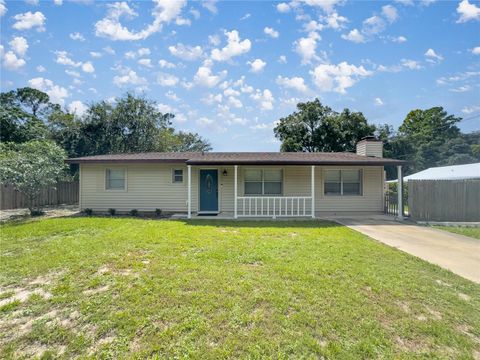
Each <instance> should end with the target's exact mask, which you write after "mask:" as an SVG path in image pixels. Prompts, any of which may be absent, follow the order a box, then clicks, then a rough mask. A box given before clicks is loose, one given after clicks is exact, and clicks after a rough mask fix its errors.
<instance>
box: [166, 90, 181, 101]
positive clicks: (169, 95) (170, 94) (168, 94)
mask: <svg viewBox="0 0 480 360" xmlns="http://www.w3.org/2000/svg"><path fill="white" fill-rule="evenodd" d="M165 96H166V97H167V98H169V99H170V100H173V101H180V98H179V97H178V96H177V94H175V93H174V92H173V91H172V90H168V91H167V92H166V93H165Z"/></svg>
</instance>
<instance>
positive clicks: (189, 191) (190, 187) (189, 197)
mask: <svg viewBox="0 0 480 360" xmlns="http://www.w3.org/2000/svg"><path fill="white" fill-rule="evenodd" d="M187 172H188V176H187V177H188V189H187V192H188V200H187V201H188V218H189V219H191V218H192V165H187Z"/></svg>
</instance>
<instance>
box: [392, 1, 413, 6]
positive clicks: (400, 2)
mask: <svg viewBox="0 0 480 360" xmlns="http://www.w3.org/2000/svg"><path fill="white" fill-rule="evenodd" d="M395 2H396V3H399V4H402V5H404V6H413V5H414V2H413V0H395Z"/></svg>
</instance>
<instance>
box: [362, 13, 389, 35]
mask: <svg viewBox="0 0 480 360" xmlns="http://www.w3.org/2000/svg"><path fill="white" fill-rule="evenodd" d="M383 30H385V21H384V20H383V19H382V18H381V17H380V16H377V15H373V16H371V17H369V18H368V19H365V20H364V21H363V26H362V32H363V33H365V34H367V35H374V34H378V33H380V32H382V31H383Z"/></svg>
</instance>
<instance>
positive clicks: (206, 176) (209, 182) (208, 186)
mask: <svg viewBox="0 0 480 360" xmlns="http://www.w3.org/2000/svg"><path fill="white" fill-rule="evenodd" d="M200 212H218V171H217V170H200Z"/></svg>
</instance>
